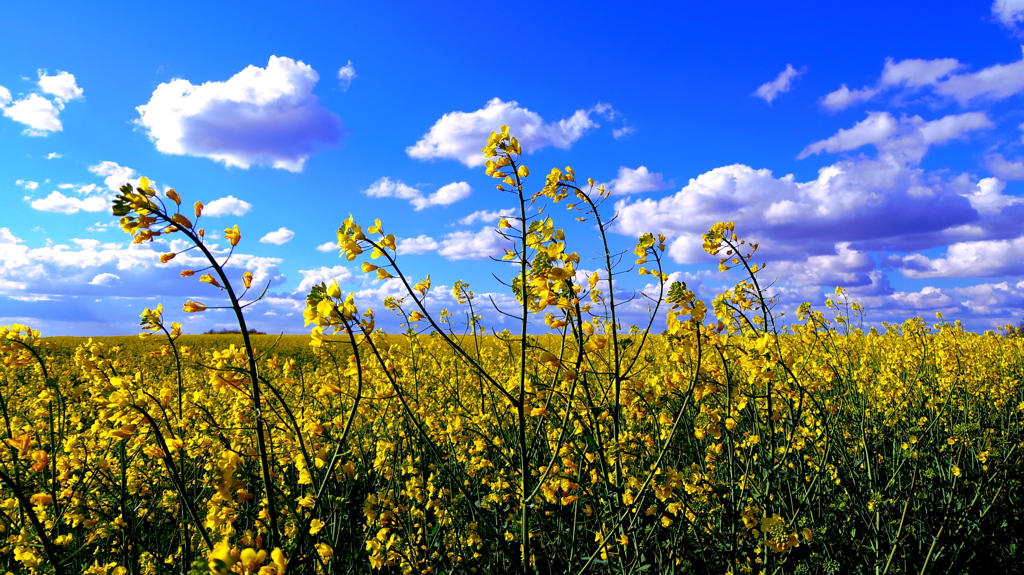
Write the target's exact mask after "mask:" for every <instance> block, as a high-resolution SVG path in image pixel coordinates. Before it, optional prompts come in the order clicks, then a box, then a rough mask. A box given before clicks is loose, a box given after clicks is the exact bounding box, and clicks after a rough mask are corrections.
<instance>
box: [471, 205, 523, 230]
mask: <svg viewBox="0 0 1024 575" xmlns="http://www.w3.org/2000/svg"><path fill="white" fill-rule="evenodd" d="M514 213H515V210H514V209H512V208H506V209H503V210H478V211H475V212H473V213H471V214H469V215H468V216H465V217H463V218H460V219H459V221H458V223H459V224H460V225H463V226H469V225H472V224H475V223H476V222H497V221H498V220H499V219H501V218H504V217H508V216H511V215H512V214H514Z"/></svg>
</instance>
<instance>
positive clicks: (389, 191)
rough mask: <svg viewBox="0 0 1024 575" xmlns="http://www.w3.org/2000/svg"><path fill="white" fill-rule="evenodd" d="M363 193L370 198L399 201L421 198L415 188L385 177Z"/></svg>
mask: <svg viewBox="0 0 1024 575" xmlns="http://www.w3.org/2000/svg"><path fill="white" fill-rule="evenodd" d="M363 193H364V194H366V195H368V196H370V197H371V198H398V199H401V200H411V199H413V198H419V197H422V196H423V194H422V193H421V192H420V191H419V190H417V189H416V188H414V187H412V186H410V185H407V184H405V183H402V182H400V181H397V180H395V181H392V180H391V179H390V178H388V177H387V176H384V177H383V178H381V179H379V180H377V181H376V182H374V183H372V184H370V187H369V188H366V189H365V190H363Z"/></svg>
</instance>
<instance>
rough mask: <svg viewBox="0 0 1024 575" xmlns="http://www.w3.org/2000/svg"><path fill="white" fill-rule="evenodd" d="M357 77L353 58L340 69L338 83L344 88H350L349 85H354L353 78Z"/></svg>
mask: <svg viewBox="0 0 1024 575" xmlns="http://www.w3.org/2000/svg"><path fill="white" fill-rule="evenodd" d="M355 78H356V68H355V66H353V65H352V60H349V61H348V64H345V65H344V66H342V67H341V68H339V69H338V84H339V85H340V86H341V89H342V90H348V87H349V86H351V85H352V80H355Z"/></svg>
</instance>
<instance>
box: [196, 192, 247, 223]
mask: <svg viewBox="0 0 1024 575" xmlns="http://www.w3.org/2000/svg"><path fill="white" fill-rule="evenodd" d="M251 209H252V204H250V203H249V202H247V201H245V200H240V199H238V198H236V197H234V196H231V195H229V196H228V197H226V198H220V199H216V200H213V201H212V202H210V203H209V204H206V206H204V207H203V215H204V216H210V217H214V218H218V217H221V216H244V215H245V214H247V213H249V210H251Z"/></svg>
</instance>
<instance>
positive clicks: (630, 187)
mask: <svg viewBox="0 0 1024 575" xmlns="http://www.w3.org/2000/svg"><path fill="white" fill-rule="evenodd" d="M671 185H672V184H671V183H666V182H665V178H664V177H663V176H662V175H661V174H659V173H657V172H651V171H650V170H648V169H647V167H646V166H640V167H639V168H637V169H635V170H634V169H632V168H627V167H626V166H620V167H619V175H618V177H616V178H615V179H614V180H612V181H610V182H608V183H607V184H606V186H607V187H608V189H610V190H611V193H612V195H615V196H627V195H630V194H642V193H645V192H657V191H660V190H664V189H665V188H668V187H669V186H671Z"/></svg>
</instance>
